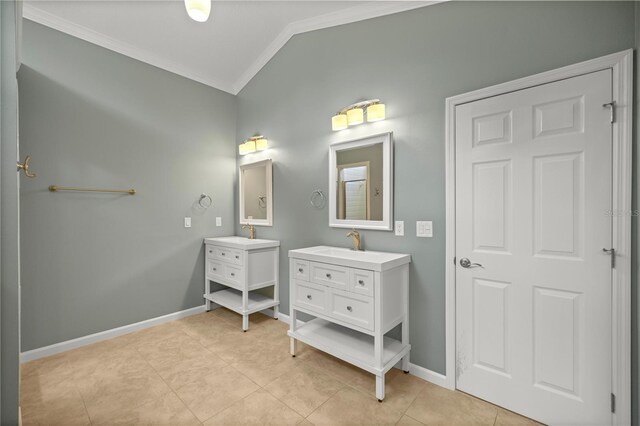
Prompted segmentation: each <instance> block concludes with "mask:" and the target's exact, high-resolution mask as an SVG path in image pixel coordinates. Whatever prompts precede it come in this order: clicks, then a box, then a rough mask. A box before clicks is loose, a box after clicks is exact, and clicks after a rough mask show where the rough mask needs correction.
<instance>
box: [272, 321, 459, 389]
mask: <svg viewBox="0 0 640 426" xmlns="http://www.w3.org/2000/svg"><path fill="white" fill-rule="evenodd" d="M262 312H263V313H265V314H266V315H270V316H273V311H271V309H268V310H265V311H262ZM278 319H279V320H280V321H282V322H284V323H287V324H289V315H287V314H283V313H282V312H278ZM298 322H299V323H302V324H304V321H298ZM394 368H398V369H400V363H398V365H396V366H395V367H394ZM409 374H411V375H413V376H416V377H419V378H421V379H422V380H426V381H427V382H429V383H433V384H434V385H438V386H442V387H443V388H447V389H448V388H449V387H448V386H447V377H446V376H445V375H442V374H440V373H436V372H435V371H432V370H429V369H428V368H424V367H421V366H419V365H416V364H412V363H411V362H410V363H409Z"/></svg>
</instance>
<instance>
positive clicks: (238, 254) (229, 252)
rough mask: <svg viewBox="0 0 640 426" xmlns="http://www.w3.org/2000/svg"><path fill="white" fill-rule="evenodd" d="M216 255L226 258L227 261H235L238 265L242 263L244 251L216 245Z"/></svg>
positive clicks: (222, 258) (218, 257)
mask: <svg viewBox="0 0 640 426" xmlns="http://www.w3.org/2000/svg"><path fill="white" fill-rule="evenodd" d="M215 256H216V258H217V259H220V260H224V261H225V262H231V263H235V264H236V265H242V251H241V250H234V249H230V248H227V247H216V248H215Z"/></svg>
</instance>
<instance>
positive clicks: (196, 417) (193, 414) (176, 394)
mask: <svg viewBox="0 0 640 426" xmlns="http://www.w3.org/2000/svg"><path fill="white" fill-rule="evenodd" d="M185 334H186V333H185ZM189 337H191V336H189ZM134 350H135V351H136V352H137V353H138V355H139V356H140V358H142V360H143V361H144V362H145V363H146V364H147V365H148V366H149V367H151V369H152V370H153V372H154V373H156V374H157V375H158V377H160V380H162V382H163V383H164V384H165V385H166V386H167V388H169V390H170V391H171V392H167V393H166V394H163V395H161V396H160V397H159V398H158V399H160V398H162V397H164V396H165V395H167V394H169V393H173V394H174V395H175V396H176V398H178V399H179V400H180V402H182V404H183V405H184V406H185V408H186V409H187V410H189V412H190V413H191V415H192V416H193V417H194V418H195V419H196V420H197V421H198V422H200V424H204V422H201V421H200V419H199V418H198V416H196V414H195V413H194V412H193V411H192V410H191V408H190V407H189V405H187V403H186V402H184V401H183V400H182V398H180V395H178V393H177V392H176V391H175V389H173V388H172V387H171V386H170V385H169V383H167V381H166V380H165V379H164V377H162V376H161V375H160V373H158V370H156V369H155V368H154V366H153V365H151V363H149V361H147V359H146V358H145V357H144V356H143V355H142V354H141V353H140V351H138V348H137V347H136V348H134ZM150 402H153V401H150ZM143 405H145V404H140V405H139V406H138V407H142V406H143ZM138 407H135V408H138Z"/></svg>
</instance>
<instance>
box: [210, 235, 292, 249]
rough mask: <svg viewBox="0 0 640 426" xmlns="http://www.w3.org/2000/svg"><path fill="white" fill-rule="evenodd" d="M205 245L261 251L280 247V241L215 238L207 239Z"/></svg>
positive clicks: (233, 237)
mask: <svg viewBox="0 0 640 426" xmlns="http://www.w3.org/2000/svg"><path fill="white" fill-rule="evenodd" d="M204 243H205V244H217V245H220V246H223V247H231V248H236V249H241V250H252V249H261V248H269V247H278V246H280V241H275V240H261V239H257V238H256V239H255V240H250V239H249V238H247V237H236V236H232V237H215V238H205V239H204Z"/></svg>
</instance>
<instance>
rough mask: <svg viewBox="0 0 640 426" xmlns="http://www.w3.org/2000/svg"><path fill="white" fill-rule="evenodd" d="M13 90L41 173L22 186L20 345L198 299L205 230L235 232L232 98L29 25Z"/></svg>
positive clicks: (26, 146)
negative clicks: (56, 188) (64, 189)
mask: <svg viewBox="0 0 640 426" xmlns="http://www.w3.org/2000/svg"><path fill="white" fill-rule="evenodd" d="M19 88H20V114H21V117H20V133H21V135H20V151H21V152H22V154H23V155H26V154H30V155H32V156H33V161H32V168H33V170H34V171H35V172H36V173H38V178H37V179H33V180H24V179H23V181H22V188H21V211H22V213H21V219H22V224H21V225H22V226H21V231H22V232H21V234H22V235H21V250H22V308H23V310H22V313H23V314H22V350H23V351H26V350H30V349H34V348H38V347H42V346H45V345H49V344H52V343H56V342H60V341H64V340H68V339H73V338H75V337H79V336H85V335H87V334H91V333H95V332H99V331H102V330H107V329H111V328H114V327H118V326H122V325H126V324H131V323H134V322H137V321H141V320H145V319H148V318H152V317H157V316H160V315H164V314H168V313H172V312H176V311H180V310H182V309H187V308H191V307H194V306H199V305H202V292H203V281H204V265H203V257H204V256H203V248H202V238H203V237H205V236H216V235H229V234H231V233H232V232H233V229H234V228H233V222H235V216H234V215H233V211H234V207H233V198H234V192H233V188H234V181H235V169H236V158H235V132H236V98H235V97H234V96H232V95H229V94H227V93H224V92H221V91H218V90H215V89H212V88H210V87H207V86H204V85H201V84H199V83H195V82H193V81H190V80H187V79H185V78H182V77H179V76H177V75H174V74H171V73H168V72H165V71H162V70H160V69H158V68H155V67H152V66H150V65H146V64H143V63H141V62H138V61H136V60H133V59H130V58H128V57H125V56H122V55H120V54H117V53H114V52H111V51H108V50H106V49H103V48H100V47H97V46H95V45H92V44H89V43H86V42H84V41H81V40H79V39H76V38H73V37H70V36H68V35H65V34H62V33H59V32H57V31H54V30H51V29H49V28H46V27H43V26H40V25H38V24H35V23H32V22H30V21H26V22H25V26H24V44H23V66H22V68H21V70H20V73H19ZM51 184H57V185H63V186H64V185H66V186H87V187H97V188H129V187H134V188H135V189H136V190H137V191H138V193H137V194H136V195H135V196H129V195H105V194H87V193H82V194H80V193H51V192H49V191H48V190H47V187H48V186H49V185H51ZM202 192H206V193H208V194H210V195H211V196H212V198H213V205H212V207H210V208H209V209H208V210H207V211H202V210H200V209H198V208H195V207H194V203H195V202H196V201H197V200H198V197H199V195H200V194H201V193H202ZM185 216H191V217H192V218H193V227H192V228H190V229H185V228H184V227H183V220H184V219H183V218H184V217H185ZM215 216H222V218H223V222H222V223H223V226H222V227H215Z"/></svg>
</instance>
